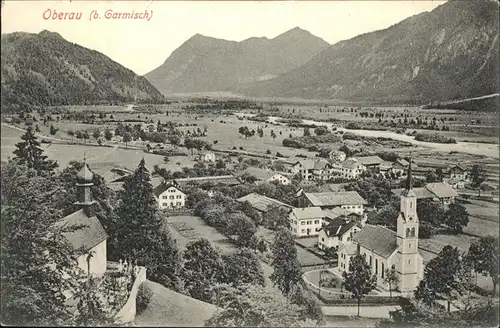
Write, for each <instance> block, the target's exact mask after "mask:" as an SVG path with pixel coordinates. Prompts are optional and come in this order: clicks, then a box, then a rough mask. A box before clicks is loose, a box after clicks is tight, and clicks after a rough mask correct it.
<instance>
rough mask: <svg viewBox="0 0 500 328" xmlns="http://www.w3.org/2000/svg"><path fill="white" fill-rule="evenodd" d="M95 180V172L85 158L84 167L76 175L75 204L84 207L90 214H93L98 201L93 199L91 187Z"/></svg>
mask: <svg viewBox="0 0 500 328" xmlns="http://www.w3.org/2000/svg"><path fill="white" fill-rule="evenodd" d="M93 180H94V174H93V173H92V172H91V171H90V169H89V167H88V166H87V162H86V160H85V158H84V159H83V168H82V169H81V170H80V172H79V173H78V175H77V176H76V188H77V201H76V202H75V205H78V206H79V207H80V208H81V209H83V210H84V211H85V213H86V214H87V215H88V216H92V215H93V205H94V204H95V203H96V201H94V200H93V199H92V192H91V189H90V188H91V187H92V186H93V185H94V184H93V182H92V181H93Z"/></svg>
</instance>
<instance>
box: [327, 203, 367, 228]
mask: <svg viewBox="0 0 500 328" xmlns="http://www.w3.org/2000/svg"><path fill="white" fill-rule="evenodd" d="M323 212H325V220H326V221H327V222H331V221H333V220H335V219H337V218H339V217H343V218H345V219H346V220H349V221H354V222H357V223H359V224H360V225H361V226H362V227H363V226H364V225H365V223H366V220H367V218H368V216H367V214H366V213H363V214H359V213H356V212H351V211H349V210H345V209H343V208H341V207H336V208H333V209H330V210H323Z"/></svg>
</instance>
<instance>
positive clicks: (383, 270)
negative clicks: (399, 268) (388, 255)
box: [380, 262, 384, 278]
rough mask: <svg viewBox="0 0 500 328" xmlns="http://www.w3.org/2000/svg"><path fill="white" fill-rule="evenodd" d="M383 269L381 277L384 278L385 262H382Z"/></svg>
mask: <svg viewBox="0 0 500 328" xmlns="http://www.w3.org/2000/svg"><path fill="white" fill-rule="evenodd" d="M381 264H382V271H381V272H380V273H381V277H382V278H384V263H383V262H382V263H381Z"/></svg>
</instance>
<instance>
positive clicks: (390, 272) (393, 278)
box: [384, 267, 399, 298]
mask: <svg viewBox="0 0 500 328" xmlns="http://www.w3.org/2000/svg"><path fill="white" fill-rule="evenodd" d="M384 282H385V283H386V284H387V285H389V297H390V298H392V291H393V289H394V286H397V285H398V283H399V276H398V273H397V272H396V268H394V267H392V268H391V269H385V275H384Z"/></svg>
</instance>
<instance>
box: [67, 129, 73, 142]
mask: <svg viewBox="0 0 500 328" xmlns="http://www.w3.org/2000/svg"><path fill="white" fill-rule="evenodd" d="M68 135H69V136H70V137H71V142H72V143H73V137H74V136H75V131H73V130H68Z"/></svg>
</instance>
